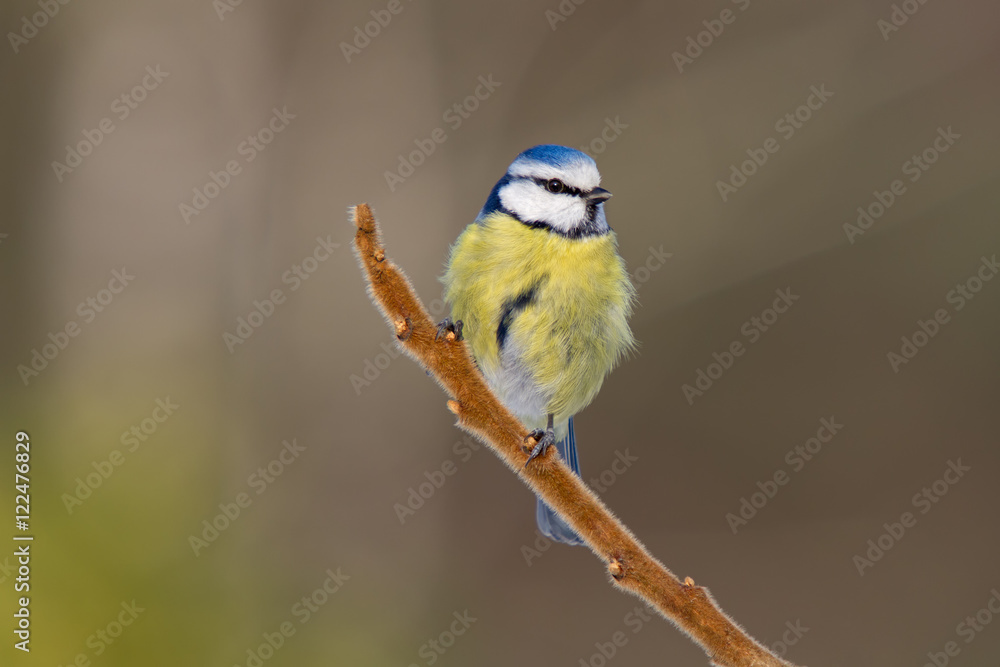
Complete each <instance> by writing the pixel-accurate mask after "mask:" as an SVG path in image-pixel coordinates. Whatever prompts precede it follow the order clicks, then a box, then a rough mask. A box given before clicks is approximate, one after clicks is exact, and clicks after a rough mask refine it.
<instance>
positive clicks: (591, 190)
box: [477, 144, 611, 237]
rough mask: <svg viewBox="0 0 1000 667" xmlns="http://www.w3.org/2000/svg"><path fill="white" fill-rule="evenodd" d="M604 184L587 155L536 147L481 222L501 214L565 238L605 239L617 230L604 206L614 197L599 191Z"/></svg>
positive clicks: (504, 182)
mask: <svg viewBox="0 0 1000 667" xmlns="http://www.w3.org/2000/svg"><path fill="white" fill-rule="evenodd" d="M600 183H601V174H600V172H598V171H597V164H596V163H595V162H594V160H593V159H592V158H591V157H590V156H589V155H587V154H586V153H582V152H580V151H578V150H574V149H572V148H567V147H565V146H554V145H548V144H546V145H541V146H535V147H534V148H529V149H528V150H526V151H524V152H523V153H521V154H520V155H518V156H517V158H516V159H515V160H514V161H513V162H512V163H511V165H510V167H508V168H507V173H506V174H504V176H503V178H501V179H500V180H499V181H498V182H497V184H496V185H495V186H493V191H492V192H491V193H490V198H489V199H488V200H487V202H486V205H485V206H483V210H482V211H480V213H479V216H478V218H477V220H483V219H484V218H486V217H487V216H488V215H490V214H492V213H496V212H501V213H506V214H508V215H511V216H513V217H515V218H517V219H518V220H520V221H521V222H523V223H524V224H526V225H528V226H531V227H541V228H545V229H548V230H549V231H552V232H555V233H557V234H561V235H563V236H569V237H581V236H597V235H601V234H605V233H607V232H608V231H610V229H611V228H610V227H609V226H608V222H607V219H606V218H605V216H604V205H603V204H604V202H605V201H606V200H607V199H608V198H609V197H611V193H610V192H608V191H607V190H605V189H604V188H601V187H598V186H599V185H600Z"/></svg>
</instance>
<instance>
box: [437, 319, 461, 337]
mask: <svg viewBox="0 0 1000 667" xmlns="http://www.w3.org/2000/svg"><path fill="white" fill-rule="evenodd" d="M462 326H463V323H462V320H455V321H454V322H452V321H451V318H450V317H446V318H444V319H443V320H441V321H440V322H438V330H437V335H436V336H434V340H438V339H440V338H441V337H442V336H443V337H444V339H445V340H456V341H458V340H462ZM448 334H451V336H450V337H449V335H448Z"/></svg>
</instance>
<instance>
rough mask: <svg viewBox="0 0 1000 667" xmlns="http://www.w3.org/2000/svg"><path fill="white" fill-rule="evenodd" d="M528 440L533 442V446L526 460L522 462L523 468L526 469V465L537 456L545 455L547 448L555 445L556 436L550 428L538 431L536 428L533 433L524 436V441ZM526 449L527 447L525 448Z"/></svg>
mask: <svg viewBox="0 0 1000 667" xmlns="http://www.w3.org/2000/svg"><path fill="white" fill-rule="evenodd" d="M529 440H534V441H535V446H534V448H532V450H531V454H530V455H529V456H528V460H527V461H525V462H524V467H525V468H527V467H528V464H529V463H531V462H532V461H534V460H535V459H537V458H538V457H539V456H542V455H543V454H545V452H547V451H548V449H549V447H551V446H552V445H554V444H556V434H555V431H553V430H552V429H551V428H548V429H544V430H543V429H540V428H536V429H535V430H534V431H532V432H531V433H529V434H528V435H526V436H524V441H525V442H528V441H529ZM525 449H527V447H525Z"/></svg>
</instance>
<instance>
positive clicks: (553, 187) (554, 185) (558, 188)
mask: <svg viewBox="0 0 1000 667" xmlns="http://www.w3.org/2000/svg"><path fill="white" fill-rule="evenodd" d="M545 189H546V190H548V191H549V192H551V193H552V194H556V195H557V194H559V193H561V192H565V190H566V184H565V183H563V182H562V181H560V180H559V179H558V178H550V179H549V180H547V181H545Z"/></svg>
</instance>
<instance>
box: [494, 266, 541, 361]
mask: <svg viewBox="0 0 1000 667" xmlns="http://www.w3.org/2000/svg"><path fill="white" fill-rule="evenodd" d="M541 284H542V281H538V282H537V283H535V284H534V285H532V286H531V287H529V288H528V289H526V290H525V291H523V292H521V293H520V294H518V295H517V296H515V297H513V298H510V299H507V300H506V301H504V304H503V308H502V309H501V310H500V324H498V325H497V345H498V346H499V347H500V349H501V350H503V346H504V344H505V343H506V342H507V333H508V332H509V331H510V327H511V325H512V324H514V318H515V317H517V316H518V315H519V314H520V313H521V311H523V310H524V309H525V308H527V307H528V306H530V305H531V304H532V303H534V301H535V297H536V296H537V295H538V288H539V287H540V286H541Z"/></svg>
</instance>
